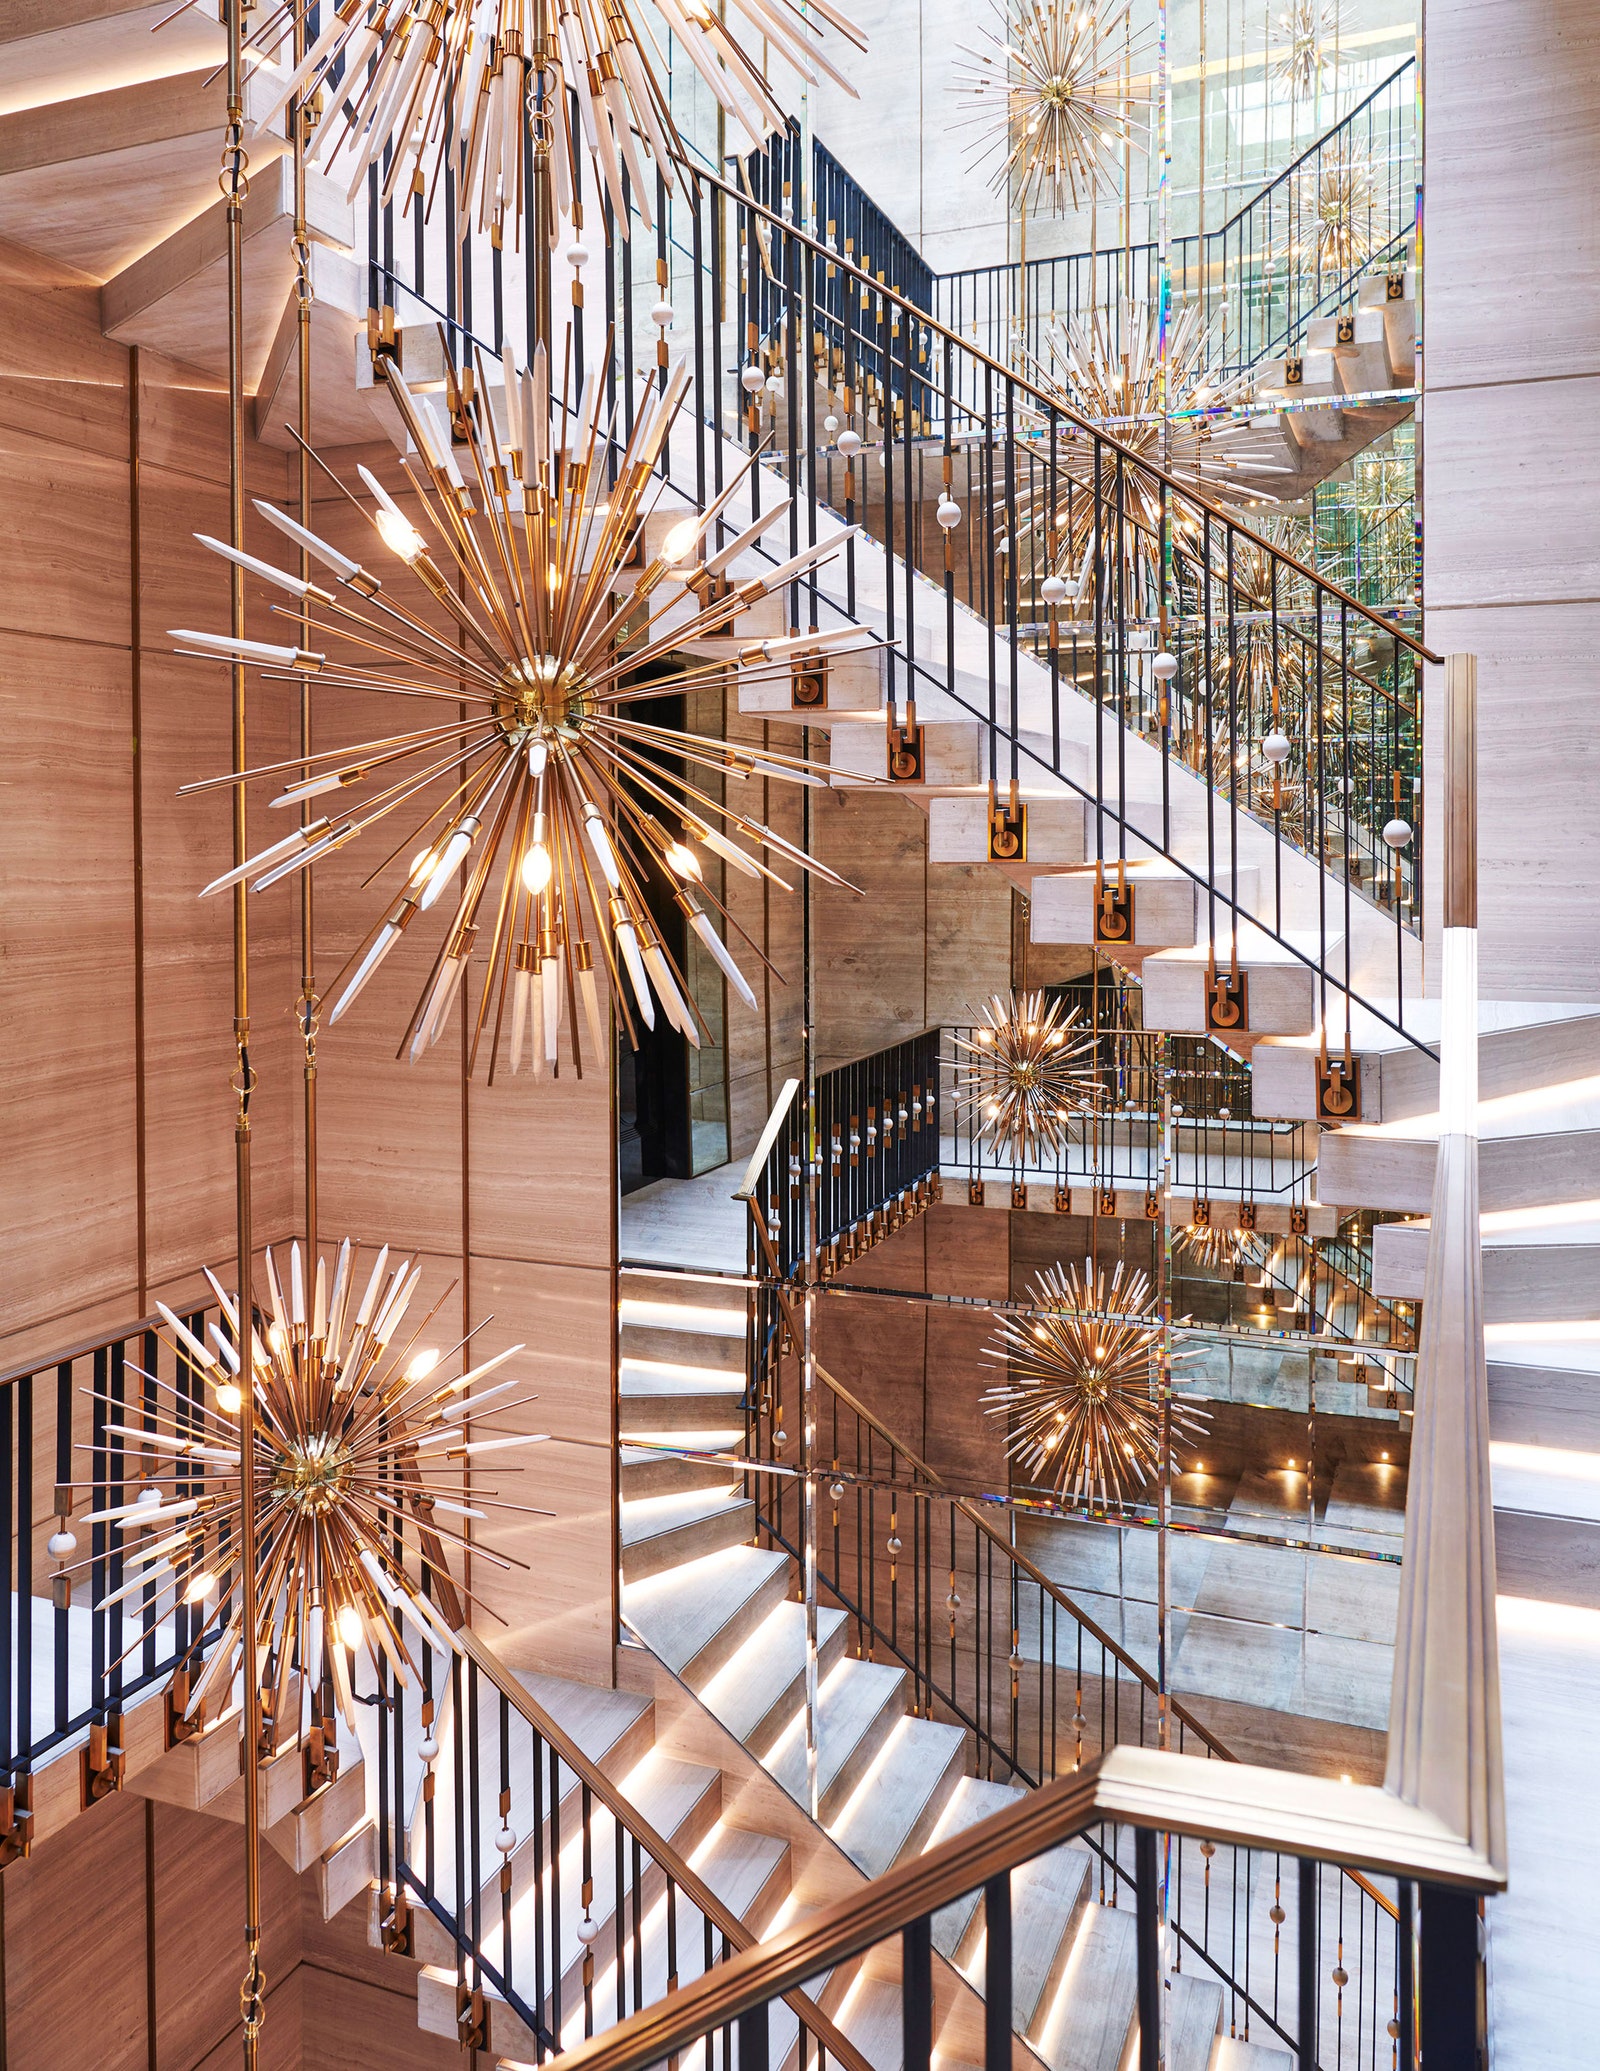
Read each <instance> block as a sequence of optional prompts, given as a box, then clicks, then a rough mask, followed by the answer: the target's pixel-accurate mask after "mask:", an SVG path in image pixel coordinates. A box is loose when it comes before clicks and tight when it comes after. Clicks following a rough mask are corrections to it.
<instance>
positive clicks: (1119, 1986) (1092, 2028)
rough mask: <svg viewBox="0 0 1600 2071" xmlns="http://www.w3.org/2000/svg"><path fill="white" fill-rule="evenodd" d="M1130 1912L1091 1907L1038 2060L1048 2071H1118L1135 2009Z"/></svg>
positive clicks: (1134, 1955) (1135, 1974) (1135, 1967)
mask: <svg viewBox="0 0 1600 2071" xmlns="http://www.w3.org/2000/svg"><path fill="white" fill-rule="evenodd" d="M1134 1938H1135V1928H1134V1918H1133V1913H1132V1911H1131V1910H1130V1911H1126V1912H1125V1911H1122V1910H1120V1909H1119V1908H1116V1907H1113V1906H1104V1905H1091V1906H1089V1907H1088V1908H1087V1910H1086V1911H1085V1914H1084V1917H1083V1921H1082V1924H1081V1925H1080V1927H1079V1929H1078V1934H1077V1938H1076V1940H1075V1942H1074V1944H1073V1949H1072V1955H1071V1958H1070V1960H1069V1962H1068V1964H1067V1968H1066V1974H1065V1976H1064V1977H1063V1979H1062V1983H1061V1989H1060V1991H1059V1992H1058V1993H1057V1995H1056V2003H1055V2005H1054V2006H1053V2007H1052V2008H1051V2011H1050V2017H1049V2020H1048V2023H1047V2024H1046V2027H1045V2030H1044V2033H1043V2034H1042V2035H1041V2037H1040V2042H1039V2048H1040V2054H1041V2055H1042V2056H1043V2057H1044V2059H1045V2062H1046V2063H1047V2064H1049V2065H1050V2067H1051V2071H1119V2067H1120V2065H1121V2063H1122V2061H1123V2053H1124V2052H1125V2050H1126V2049H1127V2047H1128V2038H1129V2036H1130V2034H1131V2033H1132V2031H1133V2025H1134V2017H1135V2013H1136V2009H1137V2005H1138V1993H1139V1977H1138V1959H1137V1952H1136V1950H1135V1947H1134Z"/></svg>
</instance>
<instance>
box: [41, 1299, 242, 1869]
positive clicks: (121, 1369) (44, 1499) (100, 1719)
mask: <svg viewBox="0 0 1600 2071" xmlns="http://www.w3.org/2000/svg"><path fill="white" fill-rule="evenodd" d="M220 1314H221V1312H220V1311H219V1310H217V1309H215V1308H209V1309H207V1308H201V1309H196V1310H194V1311H192V1312H186V1313H185V1315H184V1316H183V1318H182V1323H183V1327H184V1329H185V1330H187V1331H188V1332H189V1333H191V1334H192V1336H193V1337H194V1338H196V1339H198V1340H200V1341H201V1342H202V1343H205V1342H206V1341H207V1339H208V1334H209V1335H210V1336H211V1337H212V1338H215V1337H216V1336H218V1334H219V1333H218V1329H217V1323H218V1318H219V1317H220ZM221 1335H222V1336H224V1337H227V1333H225V1332H224V1333H221ZM227 1342H229V1343H230V1344H231V1337H227ZM162 1396H164V1397H166V1398H167V1401H166V1403H165V1404H164V1406H163V1416H162V1423H163V1428H164V1429H165V1430H167V1431H170V1430H172V1429H173V1428H174V1426H176V1427H177V1428H178V1429H180V1430H182V1429H186V1428H187V1429H189V1430H191V1431H192V1432H193V1433H194V1434H195V1438H196V1441H197V1443H196V1450H195V1451H194V1452H193V1453H191V1454H188V1455H180V1454H177V1453H175V1452H174V1451H173V1450H172V1449H171V1447H170V1446H168V1445H165V1444H164V1443H163V1445H162V1446H161V1447H159V1448H158V1446H157V1444H156V1443H155V1442H154V1441H153V1440H152V1439H150V1438H149V1437H147V1436H146V1434H148V1433H153V1432H154V1430H155V1428H156V1421H157V1419H156V1404H157V1400H158V1397H162ZM174 1399H175V1401H176V1405H177V1410H176V1415H174V1414H173V1401H174ZM205 1417H206V1404H205V1378H204V1375H203V1374H202V1372H201V1368H200V1365H199V1362H198V1360H196V1359H194V1358H192V1357H191V1356H190V1355H189V1353H188V1352H187V1351H186V1349H185V1347H184V1344H183V1340H182V1338H181V1336H179V1335H178V1333H176V1332H175V1331H174V1330H173V1329H172V1327H171V1325H170V1324H168V1323H167V1322H166V1321H165V1320H164V1319H163V1318H162V1317H159V1316H151V1317H147V1318H145V1319H144V1320H143V1321H142V1322H139V1323H135V1324H132V1325H130V1326H129V1327H127V1328H126V1329H123V1330H120V1331H116V1332H112V1333H109V1334H107V1335H106V1336H104V1337H102V1338H99V1339H96V1340H94V1341H92V1342H88V1343H84V1344H80V1345H74V1346H71V1347H69V1348H68V1349H67V1350H65V1351H62V1352H60V1353H57V1354H55V1355H53V1356H52V1357H51V1358H50V1359H48V1360H45V1361H41V1362H39V1363H38V1364H36V1365H28V1366H23V1367H16V1368H13V1369H12V1370H11V1371H10V1372H8V1373H5V1374H0V1462H3V1474H0V1590H3V1591H4V1593H5V1594H6V1596H7V1597H8V1599H9V1603H10V1617H11V1645H10V1648H9V1649H8V1650H7V1651H6V1652H5V1654H4V1655H3V1656H0V1797H3V1798H4V1800H5V1802H4V1803H3V1804H0V1814H3V1815H4V1816H0V1846H4V1845H5V1830H7V1829H9V1830H10V1838H11V1840H12V1841H20V1840H22V1839H25V1838H26V1809H27V1799H28V1779H29V1778H30V1776H31V1775H32V1774H33V1773H34V1772H35V1771H36V1770H37V1769H38V1768H39V1767H40V1766H41V1765H42V1764H43V1763H45V1762H46V1761H48V1760H50V1759H51V1758H52V1757H54V1756H56V1755H59V1754H60V1753H61V1752H62V1751H63V1750H65V1749H67V1748H69V1747H70V1746H72V1745H73V1744H74V1743H76V1742H78V1741H80V1740H83V1739H85V1738H87V1736H88V1735H89V1734H90V1733H91V1731H92V1730H94V1729H103V1730H104V1731H105V1733H106V1740H107V1748H108V1752H109V1753H110V1754H111V1755H113V1756H114V1754H115V1752H116V1748H117V1745H118V1740H117V1731H116V1729H117V1726H118V1723H119V1721H120V1719H121V1716H122V1713H123V1711H124V1710H125V1709H126V1707H127V1706H128V1705H129V1704H131V1703H132V1702H133V1701H134V1700H135V1699H137V1698H139V1697H142V1696H145V1695H147V1694H148V1693H149V1692H151V1691H152V1690H153V1689H154V1688H155V1686H156V1685H157V1684H159V1683H161V1682H162V1681H163V1680H169V1679H170V1678H171V1677H172V1676H173V1674H174V1671H177V1670H182V1669H186V1668H187V1669H195V1668H198V1666H199V1664H200V1660H201V1657H202V1653H203V1649H204V1647H205V1646H206V1645H207V1644H208V1643H209V1642H210V1641H211V1640H212V1639H214V1638H215V1636H216V1634H217V1633H218V1632H219V1631H220V1630H221V1629H222V1627H223V1625H224V1624H225V1623H226V1619H227V1617H228V1615H230V1606H231V1594H230V1592H231V1590H232V1587H233V1576H232V1574H231V1572H229V1573H225V1574H223V1575H221V1576H219V1577H217V1589H216V1591H215V1592H209V1591H208V1593H207V1596H206V1597H205V1599H204V1600H202V1601H200V1602H196V1603H190V1602H189V1601H188V1600H187V1597H186V1589H187V1585H188V1583H189V1582H190V1581H191V1579H192V1578H193V1572H194V1571H195V1570H196V1569H197V1568H198V1565H199V1562H198V1555H196V1554H193V1553H191V1552H189V1551H187V1550H186V1549H185V1548H184V1547H182V1546H178V1547H176V1548H172V1549H170V1550H169V1551H168V1552H167V1553H166V1554H165V1555H156V1556H153V1555H151V1554H150V1552H149V1551H148V1549H149V1548H150V1547H151V1546H152V1544H153V1543H154V1542H155V1541H156V1540H158V1539H160V1538H162V1537H163V1535H164V1534H165V1533H169V1532H170V1526H168V1527H162V1526H152V1525H149V1524H146V1523H144V1522H143V1517H144V1516H147V1515H148V1511H149V1508H150V1507H153V1503H152V1498H151V1497H150V1496H149V1495H147V1494H146V1492H147V1491H154V1492H156V1493H158V1494H159V1495H160V1497H161V1500H162V1503H163V1504H164V1505H166V1506H168V1515H169V1516H170V1514H171V1509H170V1506H171V1505H172V1504H174V1503H181V1502H183V1501H185V1500H188V1499H190V1498H194V1497H199V1496H201V1495H203V1494H204V1493H205V1490H206V1487H207V1483H208V1480H209V1478H210V1477H211V1476H212V1475H213V1474H214V1473H215V1471H216V1470H215V1467H214V1466H211V1465H208V1461H207V1458H206V1456H205V1455H204V1453H202V1452H201V1451H200V1450H199V1446H198V1441H199V1439H200V1437H201V1435H202V1430H203V1426H204V1423H205ZM141 1496H145V1503H144V1505H143V1506H141V1504H140V1498H141ZM19 1820H20V1822H21V1824H20V1826H19V1824H18V1822H19Z"/></svg>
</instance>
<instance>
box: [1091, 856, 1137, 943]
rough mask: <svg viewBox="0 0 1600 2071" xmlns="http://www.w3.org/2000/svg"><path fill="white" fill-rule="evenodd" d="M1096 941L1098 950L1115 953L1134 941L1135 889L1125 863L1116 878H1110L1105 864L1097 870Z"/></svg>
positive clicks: (1121, 863)
mask: <svg viewBox="0 0 1600 2071" xmlns="http://www.w3.org/2000/svg"><path fill="white" fill-rule="evenodd" d="M1094 939H1095V946H1096V947H1097V948H1099V947H1109V948H1112V949H1115V948H1116V947H1117V946H1118V945H1119V944H1121V945H1124V946H1125V945H1126V944H1128V943H1130V942H1131V941H1132V940H1133V886H1132V885H1131V884H1129V882H1128V867H1127V865H1126V863H1124V862H1121V861H1119V862H1118V864H1117V874H1116V876H1115V878H1108V877H1107V876H1106V871H1105V865H1104V864H1103V863H1096V864H1095V866H1094Z"/></svg>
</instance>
